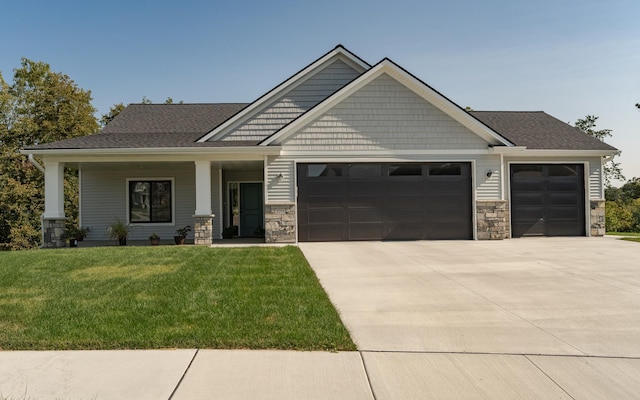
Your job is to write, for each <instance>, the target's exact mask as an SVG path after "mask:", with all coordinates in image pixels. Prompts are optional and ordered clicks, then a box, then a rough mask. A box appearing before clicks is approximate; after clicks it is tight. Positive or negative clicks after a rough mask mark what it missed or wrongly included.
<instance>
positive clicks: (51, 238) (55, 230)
mask: <svg viewBox="0 0 640 400" xmlns="http://www.w3.org/2000/svg"><path fill="white" fill-rule="evenodd" d="M66 220H67V219H66V218H44V217H43V218H42V248H45V249H56V248H59V247H65V246H66V245H67V241H66V240H65V237H64V231H65V227H64V223H65V221H66Z"/></svg>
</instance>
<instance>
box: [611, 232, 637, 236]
mask: <svg viewBox="0 0 640 400" xmlns="http://www.w3.org/2000/svg"><path fill="white" fill-rule="evenodd" d="M607 235H612V236H634V237H640V232H607Z"/></svg>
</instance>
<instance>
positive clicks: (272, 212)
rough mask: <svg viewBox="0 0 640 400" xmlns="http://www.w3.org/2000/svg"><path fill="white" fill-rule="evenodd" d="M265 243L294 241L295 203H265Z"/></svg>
mask: <svg viewBox="0 0 640 400" xmlns="http://www.w3.org/2000/svg"><path fill="white" fill-rule="evenodd" d="M264 221H265V234H264V235H265V236H264V241H265V243H295V241H296V206H295V204H278V205H275V204H267V205H265V207H264Z"/></svg>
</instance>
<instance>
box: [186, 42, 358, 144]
mask: <svg viewBox="0 0 640 400" xmlns="http://www.w3.org/2000/svg"><path fill="white" fill-rule="evenodd" d="M335 59H340V60H342V61H344V62H345V63H347V64H348V65H349V66H351V67H352V68H354V69H355V70H359V71H360V72H364V71H366V70H367V69H369V68H371V66H370V65H369V64H367V63H366V62H364V61H363V60H361V59H360V58H359V57H357V56H356V55H355V54H353V53H351V52H350V51H348V50H347V49H345V48H344V47H342V46H337V47H336V48H335V49H333V50H332V51H330V52H329V53H327V54H325V55H324V56H322V57H320V58H319V59H318V60H316V61H315V62H313V63H311V64H310V65H309V66H307V67H306V68H304V69H303V70H302V71H300V72H298V73H297V74H295V75H293V76H292V77H291V78H289V79H287V80H286V81H284V82H283V83H281V84H280V85H278V86H276V87H275V88H273V89H272V90H270V91H269V92H267V93H266V94H264V95H263V96H262V97H260V98H258V100H256V101H254V102H253V103H251V104H249V105H248V106H247V107H245V108H244V109H243V110H241V111H240V112H238V113H237V114H236V115H234V116H232V117H231V118H229V119H228V120H226V121H225V122H223V123H222V124H221V125H219V126H217V127H216V128H214V129H213V130H212V131H210V132H209V133H207V134H206V135H204V136H203V137H201V138H200V139H198V142H199V143H203V142H206V141H209V140H217V139H220V138H221V137H223V136H225V135H226V134H228V133H229V131H231V130H233V129H235V128H237V127H238V126H239V125H241V124H243V123H245V122H246V121H247V120H248V119H249V118H251V117H253V116H254V114H255V113H256V112H257V111H259V110H260V109H261V108H262V107H264V106H265V105H267V104H269V103H270V102H272V101H274V100H275V99H277V98H278V97H280V96H281V95H283V94H284V93H286V92H288V91H290V90H292V89H294V88H295V87H296V86H298V85H300V84H301V83H302V82H304V81H305V80H306V78H307V77H308V76H310V75H312V74H313V73H314V72H315V71H317V70H318V69H320V68H323V67H324V66H325V65H327V64H328V63H330V62H333V61H334V60H335Z"/></svg>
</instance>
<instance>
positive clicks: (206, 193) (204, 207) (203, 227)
mask: <svg viewBox="0 0 640 400" xmlns="http://www.w3.org/2000/svg"><path fill="white" fill-rule="evenodd" d="M195 168H196V211H195V213H194V216H193V219H194V223H193V232H194V236H195V239H194V243H195V244H200V245H210V244H211V243H213V214H212V213H211V163H210V162H209V161H196V162H195Z"/></svg>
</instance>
